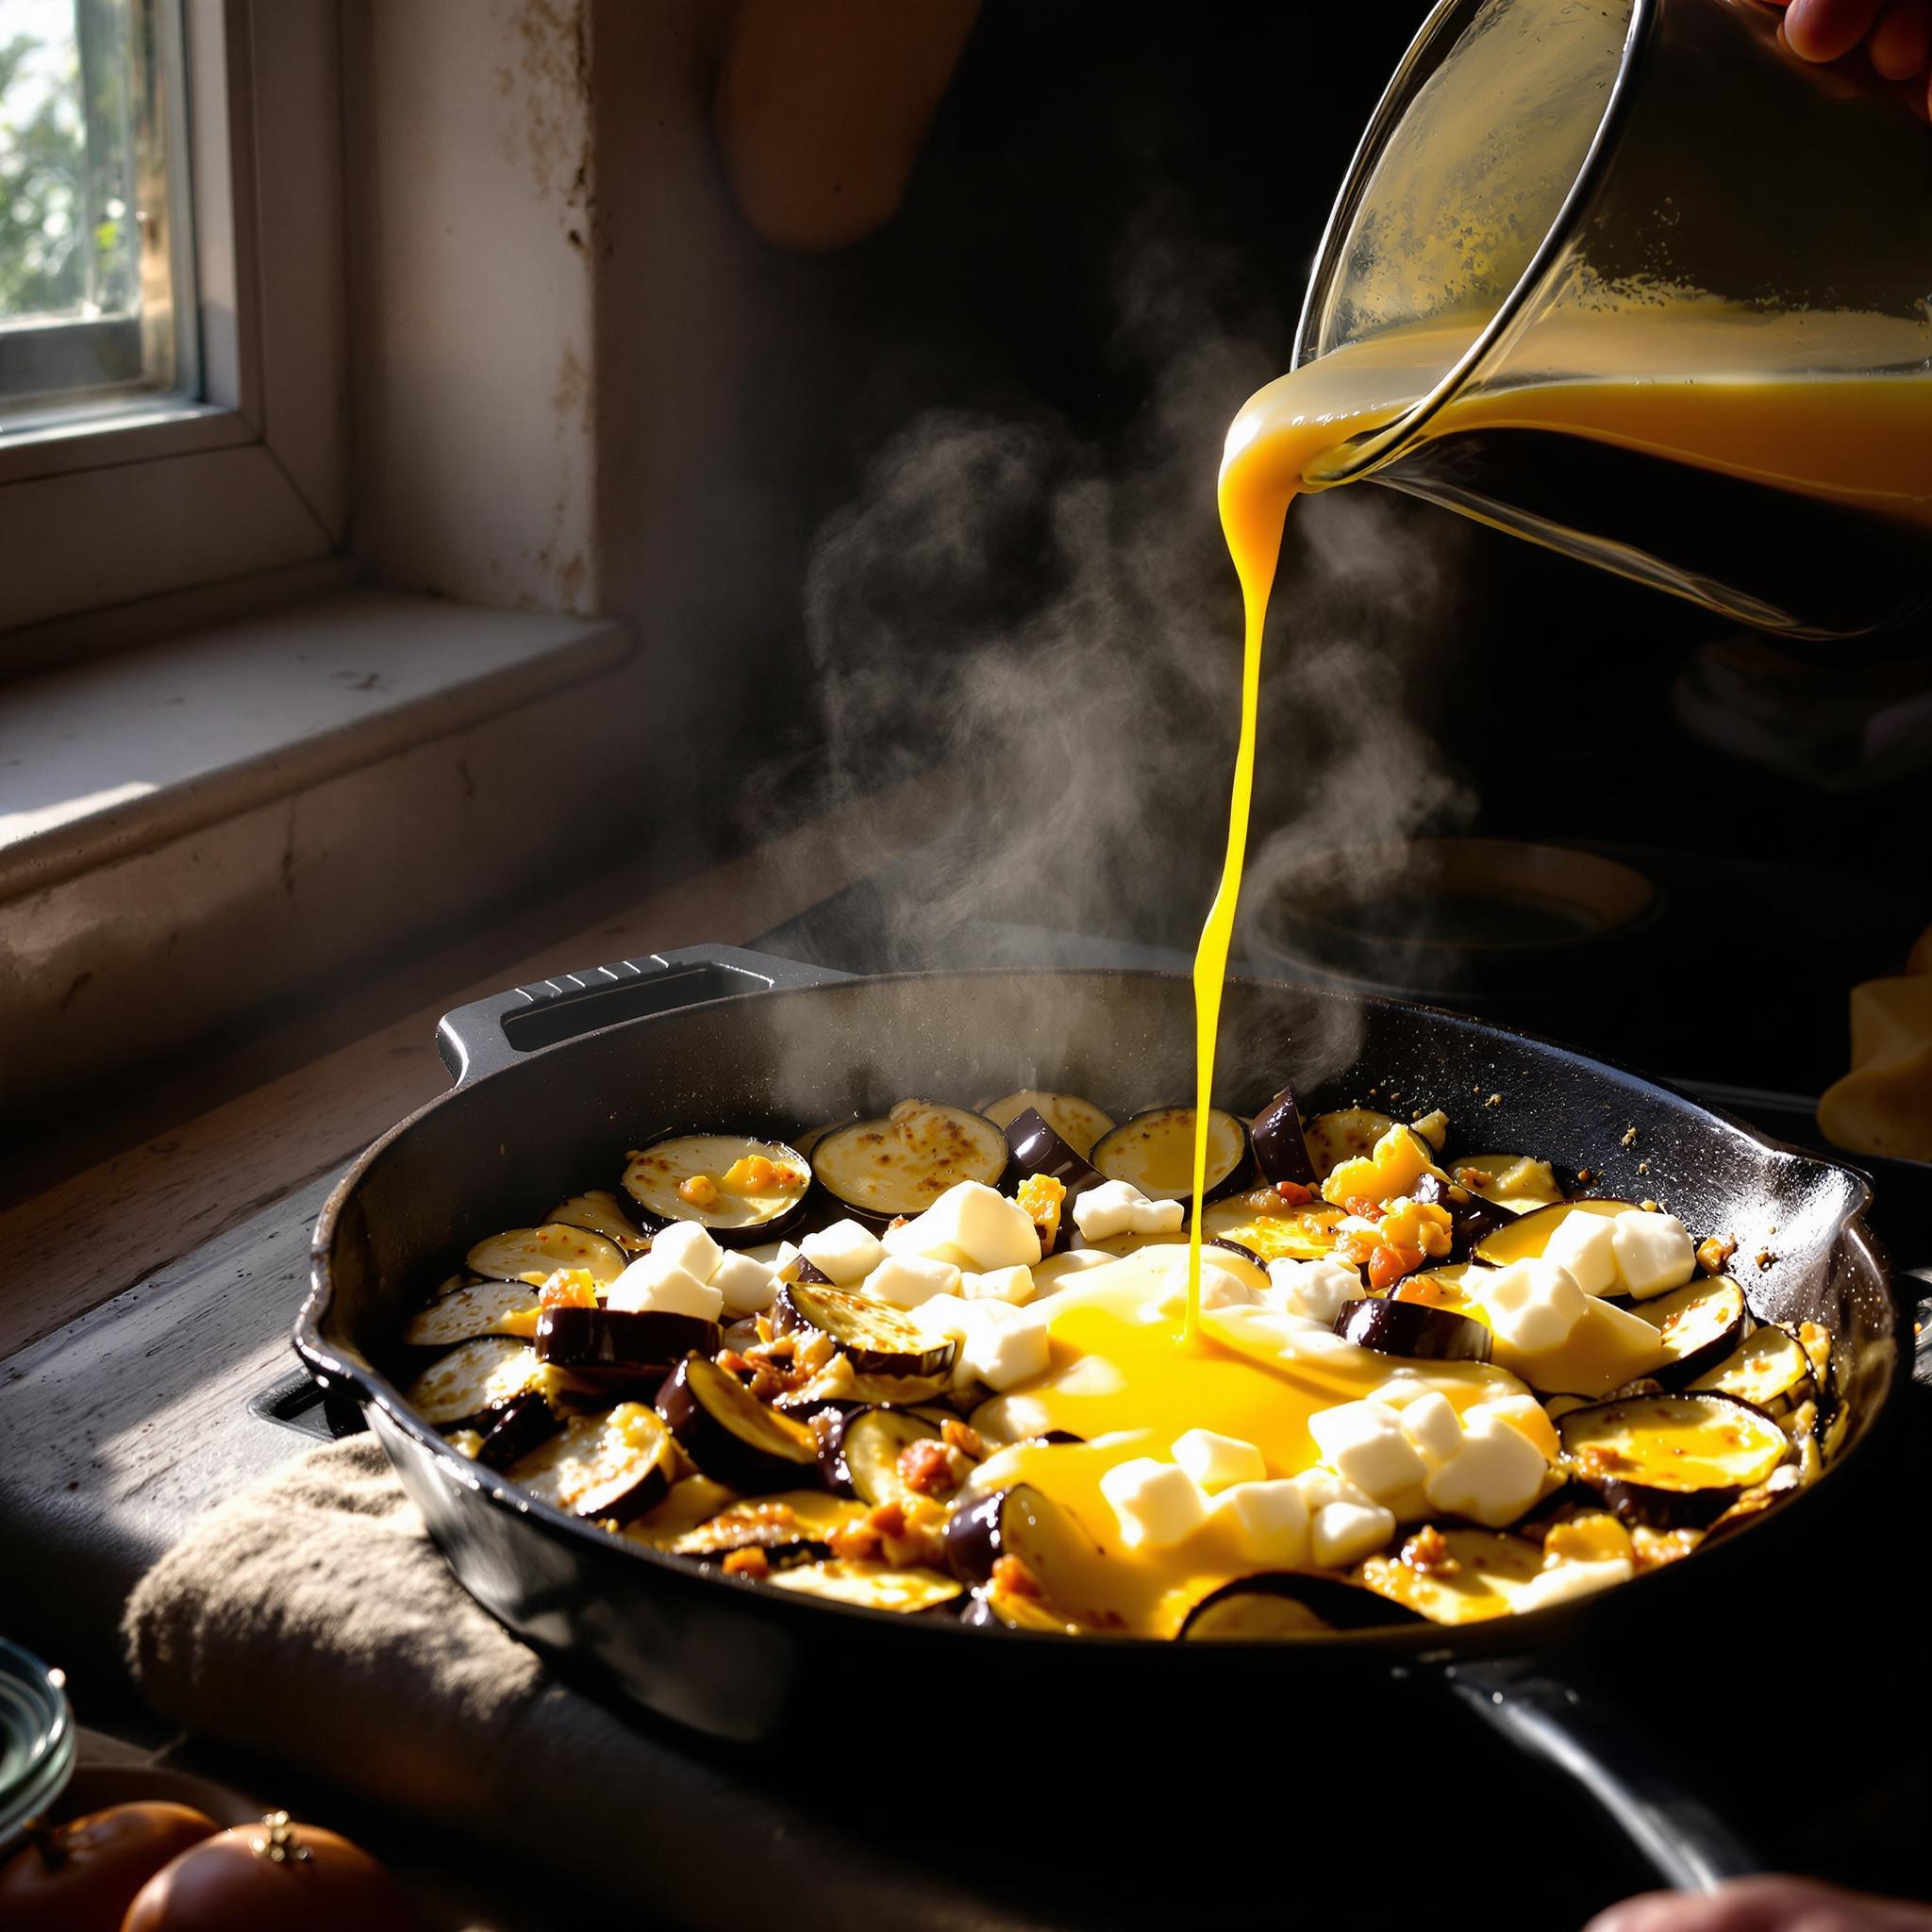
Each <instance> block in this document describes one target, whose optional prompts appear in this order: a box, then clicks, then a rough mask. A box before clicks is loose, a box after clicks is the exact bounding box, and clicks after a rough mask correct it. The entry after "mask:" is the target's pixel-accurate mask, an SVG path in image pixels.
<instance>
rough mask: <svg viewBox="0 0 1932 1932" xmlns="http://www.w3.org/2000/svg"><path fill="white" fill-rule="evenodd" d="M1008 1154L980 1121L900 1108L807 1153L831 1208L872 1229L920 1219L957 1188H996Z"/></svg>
mask: <svg viewBox="0 0 1932 1932" xmlns="http://www.w3.org/2000/svg"><path fill="white" fill-rule="evenodd" d="M1007 1161H1008V1147H1007V1137H1006V1134H1005V1132H1004V1130H1003V1129H1001V1128H999V1127H996V1126H995V1125H994V1124H992V1122H991V1121H990V1120H988V1119H987V1118H986V1116H985V1115H984V1114H978V1113H968V1112H967V1111H966V1109H965V1108H963V1107H942V1106H940V1105H938V1104H936V1103H934V1102H932V1101H927V1100H902V1101H901V1102H900V1103H899V1104H898V1106H897V1107H895V1108H892V1110H891V1112H890V1113H889V1114H887V1115H885V1116H884V1117H883V1118H882V1119H879V1120H871V1121H855V1122H854V1123H853V1124H851V1125H850V1126H849V1127H840V1128H838V1129H837V1130H836V1131H835V1132H833V1133H829V1134H827V1135H826V1136H825V1137H824V1140H822V1141H820V1142H819V1143H818V1145H817V1146H816V1147H814V1148H813V1149H812V1155H811V1167H812V1172H813V1173H814V1174H816V1175H817V1176H818V1178H819V1182H820V1184H821V1185H822V1186H823V1187H824V1190H825V1191H826V1192H827V1193H828V1194H830V1195H832V1196H833V1198H834V1199H835V1200H838V1201H840V1202H841V1203H842V1204H843V1205H844V1206H845V1207H847V1208H851V1209H852V1210H853V1211H854V1212H855V1213H856V1214H859V1215H861V1216H864V1217H866V1218H868V1219H870V1220H873V1221H890V1220H891V1219H892V1218H893V1217H894V1216H895V1215H900V1214H920V1213H924V1210H925V1209H926V1208H930V1207H931V1206H932V1204H933V1203H934V1202H935V1201H937V1200H938V1199H939V1197H940V1196H941V1194H943V1193H944V1192H945V1191H946V1190H947V1189H948V1188H952V1187H957V1186H958V1184H959V1182H961V1181H979V1182H981V1183H982V1184H983V1185H984V1186H986V1187H989V1188H991V1187H997V1186H998V1185H999V1182H1000V1179H1001V1177H1002V1176H1003V1175H1004V1174H1005V1173H1006V1171H1007Z"/></svg>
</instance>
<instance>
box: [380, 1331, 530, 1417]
mask: <svg viewBox="0 0 1932 1932" xmlns="http://www.w3.org/2000/svg"><path fill="white" fill-rule="evenodd" d="M541 1372H542V1364H541V1363H540V1362H539V1361H538V1359H537V1351H536V1350H535V1349H534V1348H532V1347H531V1346H530V1344H529V1343H528V1342H527V1341H517V1340H516V1339H515V1338H514V1337H513V1336H507V1335H480V1336H478V1337H477V1338H476V1339H475V1341H464V1342H459V1343H458V1345H457V1346H456V1347H455V1348H453V1349H451V1350H450V1352H449V1353H448V1354H447V1355H445V1356H443V1357H441V1358H440V1359H438V1360H436V1361H434V1362H431V1363H430V1365H429V1366H428V1367H427V1368H426V1369H425V1370H424V1371H423V1373H422V1374H420V1375H418V1376H417V1377H416V1379H415V1380H414V1381H413V1382H411V1383H410V1384H409V1386H408V1388H407V1389H406V1390H405V1391H403V1400H404V1401H405V1402H407V1403H408V1405H409V1407H411V1408H412V1409H414V1410H415V1411H416V1413H417V1415H418V1416H420V1417H421V1418H422V1420H423V1421H424V1422H425V1423H427V1424H429V1425H430V1426H431V1427H432V1428H438V1429H448V1428H455V1427H457V1426H458V1425H459V1424H465V1423H467V1424H471V1425H473V1426H475V1427H479V1428H482V1429H484V1430H485V1431H486V1432H487V1430H488V1428H489V1426H490V1424H491V1422H492V1421H493V1420H494V1419H495V1415H496V1411H497V1410H499V1409H501V1408H504V1407H507V1406H508V1404H509V1403H510V1402H512V1401H514V1400H515V1399H516V1397H517V1396H519V1395H521V1394H522V1393H523V1392H524V1391H525V1390H526V1389H527V1388H529V1386H530V1385H531V1383H533V1382H534V1381H535V1380H536V1379H537V1377H538V1375H539V1374H541Z"/></svg>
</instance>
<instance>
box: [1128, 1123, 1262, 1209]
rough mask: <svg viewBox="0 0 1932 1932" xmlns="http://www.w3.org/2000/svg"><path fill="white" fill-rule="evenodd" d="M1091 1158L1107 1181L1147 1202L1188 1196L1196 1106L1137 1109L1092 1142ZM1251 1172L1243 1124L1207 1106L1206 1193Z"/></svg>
mask: <svg viewBox="0 0 1932 1932" xmlns="http://www.w3.org/2000/svg"><path fill="white" fill-rule="evenodd" d="M1092 1160H1093V1165H1094V1166H1095V1167H1097V1168H1098V1169H1099V1170H1100V1172H1101V1173H1102V1174H1105V1175H1106V1176H1107V1178H1108V1180H1113V1181H1125V1182H1126V1183H1127V1184H1128V1185H1129V1186H1130V1187H1136V1188H1139V1189H1140V1191H1141V1192H1142V1193H1143V1194H1145V1195H1146V1196H1147V1198H1148V1199H1149V1200H1150V1201H1185V1200H1188V1199H1190V1198H1191V1196H1192V1194H1193V1191H1194V1109H1193V1108H1191V1107H1156V1108H1149V1109H1148V1110H1147V1111H1146V1112H1145V1113H1137V1114H1136V1115H1135V1116H1134V1117H1133V1119H1132V1120H1130V1121H1126V1122H1124V1123H1123V1124H1121V1125H1120V1126H1118V1127H1116V1128H1115V1129H1114V1130H1113V1132H1112V1133H1110V1134H1108V1135H1107V1136H1105V1137H1104V1138H1103V1139H1102V1140H1101V1141H1099V1142H1098V1143H1097V1144H1096V1145H1095V1147H1094V1149H1093V1155H1092ZM1253 1171H1254V1167H1253V1158H1252V1156H1251V1154H1250V1152H1249V1149H1248V1130H1247V1128H1246V1127H1245V1126H1243V1125H1242V1124H1241V1122H1240V1121H1238V1120H1236V1119H1235V1117H1234V1115H1233V1114H1231V1113H1226V1112H1224V1111H1223V1109H1222V1108H1218V1107H1217V1108H1209V1109H1208V1176H1207V1187H1206V1191H1205V1198H1206V1199H1207V1200H1209V1201H1212V1200H1215V1199H1217V1198H1218V1197H1219V1196H1221V1195H1223V1194H1226V1193H1231V1192H1233V1191H1234V1190H1235V1189H1237V1188H1239V1187H1240V1186H1241V1184H1242V1182H1243V1181H1244V1180H1245V1179H1246V1178H1247V1176H1248V1175H1249V1174H1251V1173H1253Z"/></svg>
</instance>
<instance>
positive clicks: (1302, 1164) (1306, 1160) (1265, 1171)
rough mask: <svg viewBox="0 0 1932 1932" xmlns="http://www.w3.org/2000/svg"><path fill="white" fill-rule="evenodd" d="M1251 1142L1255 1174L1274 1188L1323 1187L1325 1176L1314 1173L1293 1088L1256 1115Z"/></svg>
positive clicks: (1250, 1131) (1284, 1091)
mask: <svg viewBox="0 0 1932 1932" xmlns="http://www.w3.org/2000/svg"><path fill="white" fill-rule="evenodd" d="M1249 1139H1250V1140H1251V1141H1253V1143H1254V1149H1255V1172H1256V1173H1257V1174H1259V1175H1260V1176H1261V1178H1262V1180H1264V1181H1265V1182H1266V1183H1267V1184H1268V1185H1269V1186H1270V1187H1271V1188H1272V1187H1274V1186H1276V1185H1277V1184H1278V1183H1280V1182H1282V1181H1289V1182H1291V1183H1292V1184H1293V1185H1294V1186H1296V1187H1302V1188H1310V1189H1312V1188H1315V1187H1317V1186H1319V1185H1320V1183H1321V1178H1322V1177H1321V1175H1320V1174H1317V1173H1316V1172H1315V1162H1314V1157H1313V1156H1312V1155H1310V1154H1309V1152H1308V1142H1307V1136H1306V1135H1304V1134H1303V1132H1302V1117H1301V1114H1300V1112H1299V1111H1298V1110H1297V1108H1296V1107H1295V1101H1294V1089H1293V1088H1292V1087H1284V1088H1283V1089H1282V1090H1281V1091H1280V1092H1279V1093H1277V1094H1276V1095H1275V1096H1274V1099H1273V1100H1271V1101H1270V1102H1269V1103H1268V1105H1267V1106H1266V1107H1264V1108H1262V1109H1261V1111H1260V1112H1259V1113H1257V1115H1256V1116H1255V1124H1254V1125H1253V1127H1252V1128H1251V1129H1250V1130H1249Z"/></svg>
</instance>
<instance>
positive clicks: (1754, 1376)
mask: <svg viewBox="0 0 1932 1932" xmlns="http://www.w3.org/2000/svg"><path fill="white" fill-rule="evenodd" d="M1693 1286H1694V1284H1693ZM1666 1299H1668V1297H1666ZM1653 1306H1655V1305H1654V1304H1653ZM1813 1382H1814V1377H1813V1374H1812V1367H1811V1357H1809V1356H1807V1354H1806V1353H1805V1351H1804V1349H1803V1348H1801V1347H1800V1346H1799V1345H1798V1341H1797V1338H1796V1337H1795V1336H1793V1335H1792V1334H1791V1333H1790V1330H1789V1329H1785V1328H1768V1327H1767V1328H1760V1329H1758V1330H1757V1333H1756V1334H1754V1335H1753V1336H1751V1337H1750V1339H1749V1340H1748V1341H1745V1342H1744V1344H1743V1345H1742V1346H1741V1347H1740V1348H1739V1349H1737V1350H1736V1351H1734V1352H1733V1353H1732V1354H1731V1355H1729V1356H1727V1357H1725V1358H1724V1360H1723V1361H1721V1362H1719V1363H1718V1365H1717V1366H1716V1367H1715V1368H1714V1369H1710V1370H1708V1371H1707V1373H1706V1374H1702V1375H1700V1376H1698V1378H1697V1379H1696V1380H1695V1381H1694V1382H1692V1383H1691V1392H1692V1393H1702V1392H1705V1391H1709V1392H1711V1393H1714V1394H1718V1395H1735V1396H1736V1397H1737V1398H1738V1399H1739V1400H1740V1402H1749V1403H1755V1404H1756V1405H1757V1407H1759V1408H1762V1409H1766V1410H1769V1411H1770V1412H1771V1413H1772V1414H1773V1415H1775V1414H1777V1413H1778V1410H1779V1407H1781V1406H1782V1405H1786V1404H1792V1403H1798V1402H1802V1401H1804V1400H1805V1398H1806V1397H1807V1396H1808V1395H1809V1394H1810V1393H1811V1390H1812V1387H1813Z"/></svg>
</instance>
